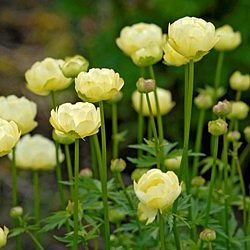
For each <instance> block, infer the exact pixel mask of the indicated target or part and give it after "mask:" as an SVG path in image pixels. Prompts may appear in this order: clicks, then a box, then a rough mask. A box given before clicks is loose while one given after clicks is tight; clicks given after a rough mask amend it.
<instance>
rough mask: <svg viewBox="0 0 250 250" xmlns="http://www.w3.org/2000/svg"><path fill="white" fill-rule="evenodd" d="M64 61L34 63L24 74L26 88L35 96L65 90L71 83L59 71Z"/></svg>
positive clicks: (54, 60) (49, 59)
mask: <svg viewBox="0 0 250 250" xmlns="http://www.w3.org/2000/svg"><path fill="white" fill-rule="evenodd" d="M63 64H64V61H63V60H61V59H53V58H45V59H44V60H43V61H40V62H35V63H34V64H33V65H32V66H31V68H30V69H28V70H27V71H26V72H25V79H26V81H27V88H28V89H29V90H30V91H31V92H33V93H35V94H37V95H43V96H46V95H49V94H50V92H51V91H57V90H62V89H66V88H67V87H68V86H69V85H70V84H71V82H72V80H71V79H70V78H66V77H65V76H64V75H63V73H62V70H61V67H62V66H63Z"/></svg>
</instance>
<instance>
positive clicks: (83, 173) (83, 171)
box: [80, 168, 93, 178]
mask: <svg viewBox="0 0 250 250" xmlns="http://www.w3.org/2000/svg"><path fill="white" fill-rule="evenodd" d="M80 176H83V177H88V178H91V177H93V172H92V170H91V169H90V168H83V169H81V171H80Z"/></svg>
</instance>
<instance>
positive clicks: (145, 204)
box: [134, 169, 181, 223]
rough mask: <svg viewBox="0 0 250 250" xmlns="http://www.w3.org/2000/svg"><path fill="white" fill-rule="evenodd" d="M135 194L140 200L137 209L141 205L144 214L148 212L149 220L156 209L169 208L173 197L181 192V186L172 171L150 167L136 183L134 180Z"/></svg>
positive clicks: (154, 214) (153, 215) (152, 217)
mask: <svg viewBox="0 0 250 250" xmlns="http://www.w3.org/2000/svg"><path fill="white" fill-rule="evenodd" d="M134 190H135V194H136V196H137V197H138V199H139V200H140V203H139V210H140V207H141V210H142V212H143V211H144V212H143V213H144V216H146V217H149V215H146V214H145V213H147V214H148V213H149V214H150V218H151V219H150V221H148V223H150V222H152V221H153V220H154V217H155V216H156V214H157V211H158V210H160V211H161V212H162V211H163V210H164V209H167V208H170V207H171V206H172V205H173V203H174V201H175V199H176V198H177V197H178V196H179V195H180V193H181V186H180V185H179V180H178V177H177V176H176V174H175V173H174V172H172V171H168V172H167V173H163V172H162V171H161V170H159V169H151V170H149V171H148V172H147V173H145V174H144V175H142V177H141V178H140V179H139V181H138V183H136V182H134Z"/></svg>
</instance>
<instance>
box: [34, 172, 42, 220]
mask: <svg viewBox="0 0 250 250" xmlns="http://www.w3.org/2000/svg"><path fill="white" fill-rule="evenodd" d="M39 185H40V184H39V173H38V171H33V186H34V212H35V221H36V224H37V225H39V224H40V219H41V216H40V214H41V210H40V188H39Z"/></svg>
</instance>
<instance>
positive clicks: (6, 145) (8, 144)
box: [0, 118, 21, 156]
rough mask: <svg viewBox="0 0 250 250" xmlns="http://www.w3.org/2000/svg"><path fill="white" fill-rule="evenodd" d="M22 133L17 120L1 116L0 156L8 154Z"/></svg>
mask: <svg viewBox="0 0 250 250" xmlns="http://www.w3.org/2000/svg"><path fill="white" fill-rule="evenodd" d="M20 135H21V133H20V132H19V130H18V127H17V125H16V123H15V122H13V121H10V122H8V121H6V120H3V119H1V118H0V156H4V155H7V154H8V153H9V152H10V151H11V150H12V148H14V147H15V145H16V143H17V142H18V140H19V138H20Z"/></svg>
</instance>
